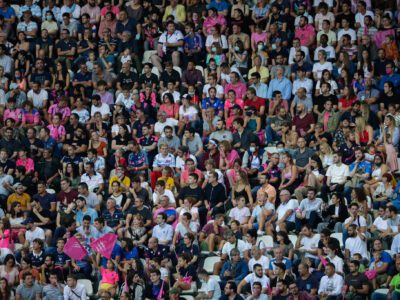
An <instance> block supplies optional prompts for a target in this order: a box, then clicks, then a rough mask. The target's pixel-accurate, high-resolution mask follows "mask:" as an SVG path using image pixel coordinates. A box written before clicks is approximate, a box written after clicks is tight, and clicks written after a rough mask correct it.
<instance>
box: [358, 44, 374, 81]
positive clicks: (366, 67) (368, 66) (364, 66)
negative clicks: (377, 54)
mask: <svg viewBox="0 0 400 300" xmlns="http://www.w3.org/2000/svg"><path fill="white" fill-rule="evenodd" d="M361 57H362V59H361V61H359V62H358V63H357V70H362V71H363V72H364V77H365V78H367V77H373V75H374V62H373V61H372V60H371V57H370V55H369V51H368V50H367V49H364V50H362V54H361Z"/></svg>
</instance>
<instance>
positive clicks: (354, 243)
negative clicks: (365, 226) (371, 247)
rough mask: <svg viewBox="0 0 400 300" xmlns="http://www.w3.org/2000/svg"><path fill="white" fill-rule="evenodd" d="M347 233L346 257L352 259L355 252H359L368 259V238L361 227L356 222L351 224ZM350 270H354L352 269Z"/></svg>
mask: <svg viewBox="0 0 400 300" xmlns="http://www.w3.org/2000/svg"><path fill="white" fill-rule="evenodd" d="M347 235H348V238H347V240H346V243H345V257H346V258H347V259H350V258H351V257H353V256H354V254H356V253H359V254H361V256H362V257H364V258H367V259H368V258H369V253H368V250H367V238H366V236H365V234H364V233H363V231H362V230H361V228H360V227H358V226H357V225H355V224H350V225H349V226H348V228H347ZM357 270H358V268H357ZM350 272H352V271H351V270H350Z"/></svg>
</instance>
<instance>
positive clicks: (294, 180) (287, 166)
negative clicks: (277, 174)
mask: <svg viewBox="0 0 400 300" xmlns="http://www.w3.org/2000/svg"><path fill="white" fill-rule="evenodd" d="M282 162H283V164H284V167H283V169H282V175H281V176H282V179H281V185H280V186H279V190H283V189H285V190H288V191H289V192H290V193H291V194H293V192H294V190H295V189H296V188H297V187H298V185H299V184H300V182H299V179H298V170H297V166H296V165H295V163H294V162H293V158H292V156H291V155H290V154H289V153H288V152H284V153H283V155H282Z"/></svg>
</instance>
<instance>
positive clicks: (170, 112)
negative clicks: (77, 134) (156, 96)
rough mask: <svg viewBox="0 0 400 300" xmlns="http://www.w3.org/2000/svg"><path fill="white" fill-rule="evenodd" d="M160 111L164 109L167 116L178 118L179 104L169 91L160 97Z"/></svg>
mask: <svg viewBox="0 0 400 300" xmlns="http://www.w3.org/2000/svg"><path fill="white" fill-rule="evenodd" d="M160 111H165V112H166V114H167V118H174V119H176V120H178V119H179V104H178V103H175V101H174V97H173V96H172V94H171V93H165V94H164V96H163V97H162V104H161V105H160Z"/></svg>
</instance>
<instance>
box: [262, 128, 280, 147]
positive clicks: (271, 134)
mask: <svg viewBox="0 0 400 300" xmlns="http://www.w3.org/2000/svg"><path fill="white" fill-rule="evenodd" d="M265 136H266V140H267V145H268V144H270V143H273V142H279V141H280V140H281V139H282V138H281V136H279V135H278V134H277V133H276V132H275V131H274V130H273V129H272V127H271V125H268V126H267V127H265Z"/></svg>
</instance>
